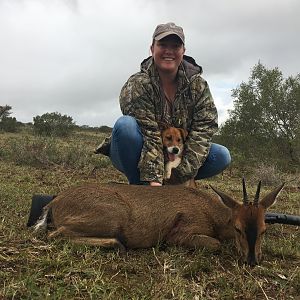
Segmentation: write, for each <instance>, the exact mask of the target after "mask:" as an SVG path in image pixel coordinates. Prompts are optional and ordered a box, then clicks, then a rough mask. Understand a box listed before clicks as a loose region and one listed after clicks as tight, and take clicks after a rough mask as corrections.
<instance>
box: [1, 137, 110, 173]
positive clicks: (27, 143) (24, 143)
mask: <svg viewBox="0 0 300 300" xmlns="http://www.w3.org/2000/svg"><path fill="white" fill-rule="evenodd" d="M7 149H8V150H7V153H6V157H8V158H9V159H10V160H13V161H14V162H15V163H17V164H20V165H30V166H33V167H43V168H47V167H50V166H62V167H65V168H71V169H83V168H86V167H88V168H91V167H94V166H96V167H100V168H103V167H107V166H108V165H109V164H110V161H109V159H108V158H106V157H101V158H100V159H99V156H97V157H96V155H94V154H93V152H92V150H91V149H89V148H88V147H87V146H86V145H85V144H83V143H80V142H78V143H76V144H75V143H72V142H69V143H65V142H64V141H62V140H60V139H58V138H54V137H32V136H23V137H20V138H14V139H11V140H9V141H8V145H7Z"/></svg>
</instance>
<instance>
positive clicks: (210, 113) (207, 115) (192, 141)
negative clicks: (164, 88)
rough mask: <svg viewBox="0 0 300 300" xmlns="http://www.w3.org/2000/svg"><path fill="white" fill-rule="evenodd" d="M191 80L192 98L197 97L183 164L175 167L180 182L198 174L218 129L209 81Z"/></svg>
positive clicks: (200, 78) (198, 78)
mask: <svg viewBox="0 0 300 300" xmlns="http://www.w3.org/2000/svg"><path fill="white" fill-rule="evenodd" d="M196 77H197V78H196V79H195V80H193V81H192V82H191V93H192V98H193V99H195V103H194V105H195V106H194V111H193V115H192V116H190V117H191V118H192V123H191V127H190V130H189V134H188V138H187V140H186V143H185V153H184V156H183V158H182V162H181V164H180V165H179V166H178V167H177V168H176V169H174V173H175V174H174V175H175V176H176V178H177V179H178V180H179V182H185V181H187V180H188V179H191V178H193V177H195V176H196V175H197V172H198V170H199V168H200V167H201V166H202V164H203V162H204V161H205V159H206V157H207V155H208V153H209V149H210V146H211V138H212V136H213V134H214V133H215V132H216V131H217V129H218V114H217V109H216V107H215V104H214V100H213V97H212V95H211V92H210V89H209V86H208V84H207V82H206V81H205V80H204V79H203V78H202V77H201V76H196Z"/></svg>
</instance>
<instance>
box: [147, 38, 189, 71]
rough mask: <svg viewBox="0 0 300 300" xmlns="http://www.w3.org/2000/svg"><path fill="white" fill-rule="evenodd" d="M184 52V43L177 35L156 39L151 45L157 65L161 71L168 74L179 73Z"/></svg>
mask: <svg viewBox="0 0 300 300" xmlns="http://www.w3.org/2000/svg"><path fill="white" fill-rule="evenodd" d="M184 52H185V48H184V45H183V43H182V42H181V40H180V39H179V37H178V36H176V35H168V36H166V37H165V38H163V39H161V40H159V41H154V44H153V45H152V46H151V53H152V56H153V59H154V62H155V65H156V67H157V68H158V70H159V71H160V72H161V73H166V74H176V73H177V71H178V67H179V65H180V63H181V61H182V58H183V54H184Z"/></svg>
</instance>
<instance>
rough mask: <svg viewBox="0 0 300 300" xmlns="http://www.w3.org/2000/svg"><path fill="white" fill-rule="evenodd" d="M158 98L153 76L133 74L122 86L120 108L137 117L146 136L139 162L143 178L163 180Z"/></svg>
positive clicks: (123, 111) (124, 112)
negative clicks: (157, 109)
mask: <svg viewBox="0 0 300 300" xmlns="http://www.w3.org/2000/svg"><path fill="white" fill-rule="evenodd" d="M155 101H157V95H154V90H153V88H152V86H151V84H150V78H149V76H147V75H146V74H143V73H137V74H135V75H133V76H131V77H130V78H129V79H128V81H127V82H126V83H125V85H124V86H123V88H122V90H121V94H120V107H121V111H122V113H123V114H124V115H129V116H132V117H134V118H135V119H136V120H137V122H138V124H139V126H140V128H141V131H142V134H143V138H144V145H143V149H142V153H141V157H140V161H139V164H138V168H139V170H140V179H141V181H155V182H160V183H161V182H162V180H163V172H164V162H163V150H162V142H161V134H160V130H159V128H158V124H157V121H156V117H155Z"/></svg>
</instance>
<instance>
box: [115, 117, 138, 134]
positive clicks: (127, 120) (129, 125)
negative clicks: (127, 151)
mask: <svg viewBox="0 0 300 300" xmlns="http://www.w3.org/2000/svg"><path fill="white" fill-rule="evenodd" d="M137 133H140V128H139V125H138V123H137V121H136V119H135V118H133V117H131V116H121V117H120V118H119V119H118V120H117V121H116V123H115V125H114V128H113V135H118V136H128V137H130V136H132V135H133V136H136V134H137Z"/></svg>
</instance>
